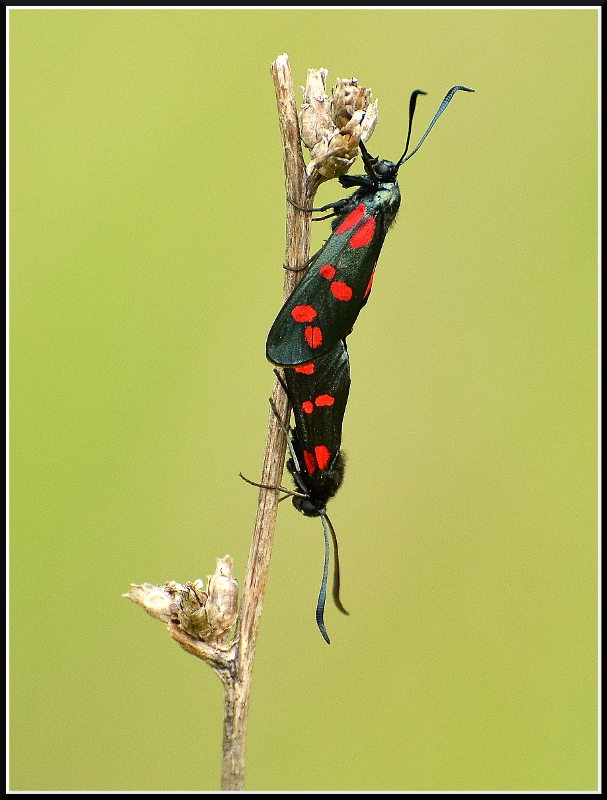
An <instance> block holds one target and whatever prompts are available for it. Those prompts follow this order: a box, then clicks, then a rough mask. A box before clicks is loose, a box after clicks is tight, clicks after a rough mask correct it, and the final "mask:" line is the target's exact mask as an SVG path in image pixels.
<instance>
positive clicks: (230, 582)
mask: <svg viewBox="0 0 607 800" xmlns="http://www.w3.org/2000/svg"><path fill="white" fill-rule="evenodd" d="M123 597H128V598H129V599H130V600H132V601H133V602H134V603H137V604H138V605H140V606H141V607H142V608H144V609H145V610H146V611H147V612H148V614H151V615H152V616H153V617H155V618H156V619H159V620H161V621H162V622H165V623H167V624H168V623H169V622H173V623H176V624H178V625H179V626H180V627H181V628H182V630H184V631H185V632H186V633H188V634H189V635H190V636H193V637H194V638H195V639H201V640H202V641H205V642H209V641H219V640H221V639H222V638H223V637H224V636H225V634H226V633H227V632H228V631H229V630H230V629H231V627H232V626H233V624H234V621H235V620H236V613H237V609H238V581H237V580H236V578H235V577H234V576H233V575H232V559H231V558H230V556H226V557H225V558H218V559H217V568H216V570H215V572H214V574H213V575H209V576H207V587H206V589H205V586H204V581H203V580H201V579H200V578H198V579H197V580H195V581H194V582H192V583H190V582H189V581H188V583H186V584H185V585H184V584H181V583H177V582H176V581H168V582H167V583H165V584H164V586H155V585H154V584H151V583H144V584H142V585H140V586H139V585H136V584H132V588H131V590H130V592H127V593H126V594H125V595H123Z"/></svg>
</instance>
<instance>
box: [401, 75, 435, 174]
mask: <svg viewBox="0 0 607 800" xmlns="http://www.w3.org/2000/svg"><path fill="white" fill-rule="evenodd" d="M420 94H428V92H423V91H422V90H421V89H416V90H415V91H414V92H411V97H410V98H409V129H408V131H407V142H406V144H405V152H404V153H403V154H402V156H401V157H400V158H399V159H398V161H397V162H396V166H397V168H398V167H400V165H401V164H402V163H403V159H404V158H405V156H406V155H407V150H408V149H409V142H410V141H411V131H412V130H413V117H414V115H415V106H416V105H417V98H418V97H419V96H420Z"/></svg>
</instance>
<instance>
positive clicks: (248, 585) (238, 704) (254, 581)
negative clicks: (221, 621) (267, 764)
mask: <svg viewBox="0 0 607 800" xmlns="http://www.w3.org/2000/svg"><path fill="white" fill-rule="evenodd" d="M271 73H272V76H273V78H274V85H275V90H276V100H277V104H278V119H279V123H280V134H281V138H282V144H283V153H284V166H285V185H286V193H287V197H288V198H291V199H292V200H293V201H294V202H295V203H297V205H299V206H302V207H303V208H311V207H312V205H313V199H314V194H315V193H316V188H317V186H318V182H317V181H316V180H312V181H309V180H308V178H307V176H306V170H305V163H304V160H303V155H302V152H301V144H300V133H299V123H298V118H297V105H296V102H295V94H294V90H293V79H292V76H291V69H290V66H289V59H288V57H287V56H286V55H282V56H279V57H278V58H277V59H276V61H274V63H273V64H272V66H271ZM309 249H310V214H309V213H306V212H304V211H301V210H300V209H298V208H296V207H295V206H294V205H293V204H292V203H290V202H288V201H287V207H286V255H285V265H286V266H287V267H291V268H293V267H301V266H302V265H303V264H305V263H306V261H307V259H308V253H309ZM302 276H303V272H293V271H291V270H289V269H287V270H285V282H284V296H285V299H286V298H287V297H288V296H289V295H290V294H291V292H292V291H293V289H294V288H295V286H296V285H297V284H298V283H299V281H300V280H301V278H302ZM272 400H273V403H274V405H275V408H276V410H277V412H278V414H279V415H280V418H281V419H282V420H283V421H286V420H288V419H289V414H290V405H289V401H288V399H287V397H286V395H285V393H284V391H283V389H282V386H281V385H280V382H279V381H278V380H276V381H275V383H274V391H273V393H272ZM269 416H270V420H269V426H268V436H267V440H266V451H265V458H264V463H263V470H262V474H261V481H260V482H261V483H263V484H265V485H266V486H279V485H280V482H281V479H282V471H283V467H284V461H285V453H286V447H287V440H286V435H285V432H284V428H283V427H281V425H280V423H279V421H278V420H277V418H276V416H275V414H274V412H272V411H270V413H269ZM279 498H280V493H279V492H278V491H277V490H274V489H260V492H259V504H258V507H257V517H256V520H255V527H254V530H253V541H252V543H251V550H250V553H249V563H248V567H247V574H246V577H245V582H244V587H243V593H242V600H241V606H240V617H239V622H238V631H237V637H236V640H235V641H236V649H235V654H234V655H235V659H234V662H233V669H228V670H226V671H224V672H221V673H219V674H220V677H221V678H222V680H223V683H224V686H225V704H224V730H223V764H222V776H221V786H222V789H223V790H226V791H230V790H242V789H243V788H244V770H245V744H246V732H247V714H248V708H249V692H250V686H251V675H252V670H253V659H254V656H255V645H256V642H257V633H258V631H259V623H260V619H261V611H262V607H263V598H264V594H265V588H266V582H267V579H268V571H269V568H270V556H271V553H272V543H273V540H274V527H275V525H276V513H277V510H278V500H279Z"/></svg>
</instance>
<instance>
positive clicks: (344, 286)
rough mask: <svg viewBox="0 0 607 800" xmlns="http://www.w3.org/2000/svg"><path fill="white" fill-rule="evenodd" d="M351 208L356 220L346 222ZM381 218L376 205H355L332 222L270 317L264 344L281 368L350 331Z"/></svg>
mask: <svg viewBox="0 0 607 800" xmlns="http://www.w3.org/2000/svg"><path fill="white" fill-rule="evenodd" d="M358 209H362V212H361V211H358ZM357 211H358V215H359V216H358V219H357V221H356V223H355V224H352V225H350V226H348V221H349V220H351V219H352V218H353V217H354V215H356V214H357ZM382 216H383V215H382V209H381V208H378V207H375V208H374V209H373V213H370V211H369V209H368V208H367V206H366V205H365V204H364V203H361V204H360V205H359V206H357V209H355V210H354V211H352V212H350V213H349V214H347V215H345V217H344V219H341V220H339V221H338V224H337V225H336V227H335V231H334V233H333V234H332V235H331V236H330V237H329V239H328V240H327V242H326V243H325V245H324V247H323V248H322V249H321V250H320V252H319V253H318V254H317V256H316V258H315V259H314V260H313V261H312V263H311V265H310V267H309V269H308V272H307V273H306V275H305V277H304V278H303V280H302V281H301V283H299V284H298V286H297V287H296V288H295V290H294V291H293V293H292V294H291V296H290V297H289V298H288V299H287V301H286V302H285V304H284V305H283V307H282V308H281V310H280V312H279V313H278V316H277V317H276V319H275V320H274V323H273V325H272V327H271V329H270V333H269V334H268V339H267V342H266V356H267V358H268V360H269V361H271V362H272V363H274V364H277V365H278V366H284V367H293V366H300V365H302V364H306V363H308V362H310V361H315V360H317V359H319V358H323V357H324V356H326V354H327V353H329V352H330V351H331V350H332V349H333V348H334V347H335V346H336V345H337V343H338V342H339V341H340V339H344V338H345V337H346V336H347V335H348V334H349V333H350V331H351V330H352V326H353V325H354V323H355V322H356V318H357V317H358V314H359V312H360V310H361V308H362V307H363V306H364V305H365V303H366V301H367V298H368V296H369V292H370V290H371V280H372V276H373V271H374V268H375V264H376V262H377V259H378V258H379V253H380V251H381V247H382V245H383V242H384V239H385V235H386V230H385V226H384V224H383V219H382Z"/></svg>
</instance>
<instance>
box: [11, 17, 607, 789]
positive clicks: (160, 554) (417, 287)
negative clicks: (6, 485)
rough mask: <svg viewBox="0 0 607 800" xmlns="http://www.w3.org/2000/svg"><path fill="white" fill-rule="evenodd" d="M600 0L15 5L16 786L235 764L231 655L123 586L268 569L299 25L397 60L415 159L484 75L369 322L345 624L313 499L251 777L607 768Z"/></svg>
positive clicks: (267, 671) (418, 205)
mask: <svg viewBox="0 0 607 800" xmlns="http://www.w3.org/2000/svg"><path fill="white" fill-rule="evenodd" d="M597 16H598V15H597V11H595V10H493V11H492V10H480V11H474V10H452V11H450V10H418V11H409V10H379V11H375V10H360V11H359V10H353V9H341V10H329V11H320V10H312V9H304V10H278V11H273V10H228V9H224V10H80V11H78V10H76V11H72V10H63V11H62V10H13V11H12V12H11V13H10V148H11V149H10V165H11V180H10V192H11V194H10V200H11V205H10V212H11V213H10V233H11V244H10V256H11V261H10V264H11V270H10V292H11V294H10V298H11V329H10V331H11V338H10V356H11V373H10V377H11V428H10V432H11V473H10V474H11V484H10V487H11V572H10V590H11V600H12V604H11V606H12V627H11V635H12V638H11V662H10V665H11V687H12V694H11V756H12V758H11V788H12V789H14V790H89V791H95V790H147V791H152V790H159V791H160V790H164V791H167V790H190V791H192V790H214V789H217V788H218V787H219V773H220V757H221V715H222V699H221V698H222V693H221V686H220V683H219V681H218V680H217V678H216V677H215V676H214V675H213V674H212V672H211V670H210V669H208V668H207V666H206V665H204V664H202V663H201V662H197V661H196V660H195V659H193V658H192V657H190V656H188V655H186V654H185V653H184V652H183V651H182V650H180V648H179V647H178V646H177V645H175V644H174V643H173V642H172V641H171V640H170V639H169V638H168V637H167V635H166V633H165V631H164V630H163V626H162V625H161V624H160V623H158V622H156V621H155V620H153V619H151V618H150V617H148V616H146V615H145V614H144V613H143V612H142V611H141V610H140V609H138V608H136V607H135V606H134V605H133V604H131V603H130V602H129V601H128V600H124V599H121V597H120V595H121V593H123V592H125V591H127V590H128V588H129V584H130V582H137V583H139V582H144V581H150V582H153V583H162V582H164V581H165V580H168V579H175V580H179V581H186V580H190V579H194V578H196V577H204V576H206V575H207V574H208V573H210V572H212V571H213V569H214V567H215V558H216V557H217V556H223V555H225V554H226V553H230V554H231V555H232V557H233V558H234V562H235V570H236V574H237V577H238V578H239V579H240V581H241V582H242V579H243V578H244V573H245V567H246V560H247V556H248V551H249V544H250V538H251V532H252V526H253V520H254V515H255V507H256V501H257V492H256V491H255V490H254V489H252V488H251V487H249V486H247V485H245V484H244V483H243V482H242V481H241V480H240V478H239V477H238V472H239V470H242V471H243V472H244V473H245V474H246V475H248V476H250V477H251V478H253V479H256V478H258V476H259V474H260V469H261V463H262V456H263V449H264V443H265V433H266V427H267V419H268V402H267V398H268V396H269V394H270V391H271V387H272V381H273V376H272V369H271V367H270V365H269V364H268V363H267V362H266V361H265V358H264V341H265V337H266V334H267V331H268V329H269V327H270V324H271V322H272V320H273V319H274V316H275V315H276V313H277V311H278V309H279V307H280V304H281V298H282V283H283V271H282V267H281V265H282V262H283V253H284V213H285V200H284V184H283V171H282V170H283V167H282V154H281V145H280V139H279V133H278V124H277V118H276V103H275V98H274V92H273V84H272V80H271V77H270V74H269V66H270V63H271V61H272V60H273V59H274V58H275V57H276V56H278V55H279V54H281V53H284V52H286V53H288V54H289V56H290V59H291V65H292V68H293V73H294V79H295V84H296V86H298V85H300V84H304V83H305V79H306V70H307V69H308V68H309V67H321V66H323V67H326V68H328V69H329V71H330V75H329V85H332V82H333V81H334V80H335V79H336V78H337V77H343V78H346V77H352V76H356V77H357V78H358V79H359V81H360V83H361V84H362V85H366V86H370V87H372V89H373V91H374V95H375V96H378V97H379V98H380V122H379V126H378V128H377V130H376V132H375V135H374V137H373V139H372V141H371V143H370V150H371V152H372V153H373V154H379V155H380V156H381V157H384V158H391V159H396V158H398V156H399V155H400V153H401V152H402V149H403V146H404V139H405V131H406V109H407V104H408V98H409V93H410V92H411V91H412V90H413V89H415V88H420V89H424V90H426V91H427V92H428V97H424V98H421V99H420V102H419V103H418V112H417V119H416V126H415V134H414V139H415V140H417V139H418V138H419V137H420V136H421V134H422V132H423V130H424V129H425V127H426V125H427V123H428V122H429V121H430V119H431V118H432V115H433V114H434V112H435V110H436V108H437V107H438V105H439V103H440V101H441V100H442V98H443V96H444V94H445V92H446V91H447V89H449V88H450V87H451V86H452V85H454V84H457V83H463V84H465V85H467V86H472V87H473V88H474V89H475V90H476V94H473V95H472V94H470V95H467V94H463V93H460V94H458V95H457V96H456V97H455V99H454V101H453V102H452V104H451V106H450V107H449V109H448V111H447V112H446V113H445V114H444V116H443V117H442V118H441V120H440V122H439V123H438V125H437V126H436V128H435V129H434V131H433V132H432V134H431V136H430V138H429V139H428V141H427V142H426V143H425V144H424V146H423V148H422V150H421V151H420V152H419V153H418V154H417V155H416V156H415V158H414V159H413V160H412V161H410V162H409V163H408V164H407V165H406V166H405V167H404V168H403V169H402V170H401V175H400V185H401V191H402V194H403V204H402V206H401V211H400V215H399V217H398V220H397V222H396V225H395V226H394V228H393V230H392V231H391V232H390V234H389V236H388V238H387V240H386V244H385V246H384V249H383V252H382V256H381V260H380V264H379V267H378V270H377V275H376V280H375V286H374V291H373V296H372V298H371V302H370V303H369V305H368V306H367V307H366V308H365V310H364V311H363V313H362V314H361V316H360V318H359V320H358V322H357V325H356V328H355V331H354V333H353V334H352V336H351V337H350V339H349V347H350V356H351V367H352V378H353V383H352V390H351V394H350V403H349V407H348V411H347V413H346V419H345V426H344V448H345V450H346V452H347V453H348V455H349V464H348V472H347V476H346V481H345V483H344V486H343V488H342V489H341V492H340V493H339V495H338V496H337V497H336V498H335V500H333V501H332V502H331V505H330V513H331V518H332V520H333V523H334V525H335V527H336V529H337V532H338V535H339V539H340V545H341V559H342V570H343V574H342V580H343V583H342V599H343V601H344V604H345V605H346V607H347V608H348V609H349V611H350V613H351V616H350V617H349V618H345V617H342V616H341V615H340V614H339V613H337V612H336V611H335V609H334V607H332V606H328V608H327V615H326V622H327V627H328V630H329V633H330V635H331V639H332V645H331V647H327V646H326V644H325V643H324V642H323V640H322V638H321V636H320V634H319V632H318V630H317V628H316V625H315V621H314V608H315V604H316V597H317V593H318V587H319V581H320V577H321V572H322V559H323V543H322V528H321V525H320V522H319V521H315V520H309V519H305V518H303V517H302V516H301V515H299V514H298V513H297V512H296V511H295V510H294V509H293V508H292V507H291V506H290V504H289V503H285V504H284V505H283V506H281V513H280V515H279V522H278V528H277V534H276V541H275V547H274V553H273V559H272V566H271V572H270V580H269V584H268V592H267V596H266V603H265V607H264V614H263V619H262V626H261V632H260V637H259V643H258V650H257V657H256V664H255V672H254V679H253V694H252V698H251V713H250V721H249V739H248V759H247V788H248V789H251V790H255V789H256V790H284V789H286V790H288V789H291V790H339V789H347V790H417V791H423V790H435V791H446V790H536V791H537V790H578V791H579V790H593V789H595V788H596V752H597V751H596V734H597V731H596V725H597V722H596V679H597V667H596V647H597V645H596V607H597V601H596V596H597V595H596V592H597V587H596V563H597V555H596V544H597V508H596V506H597V485H596V481H597V464H596V450H597V409H596V396H597V375H596V372H597V329H596V325H597V319H596V317H597V298H596V292H597V22H598V18H597ZM300 98H301V94H300V93H299V92H298V99H300ZM353 171H354V172H358V171H360V165H358V166H357V167H356V168H355V169H354V170H353ZM343 195H344V192H343V190H341V189H340V187H339V186H338V185H337V183H336V182H332V183H330V184H325V185H324V186H323V187H322V188H321V191H320V192H319V195H318V196H317V201H318V204H321V203H326V202H329V201H330V200H334V199H336V198H337V197H339V196H343ZM328 231H329V223H328V222H325V223H318V225H317V226H316V227H315V229H314V241H313V246H318V245H320V243H321V242H322V241H323V239H324V238H325V236H326V235H327V233H328Z"/></svg>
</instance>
